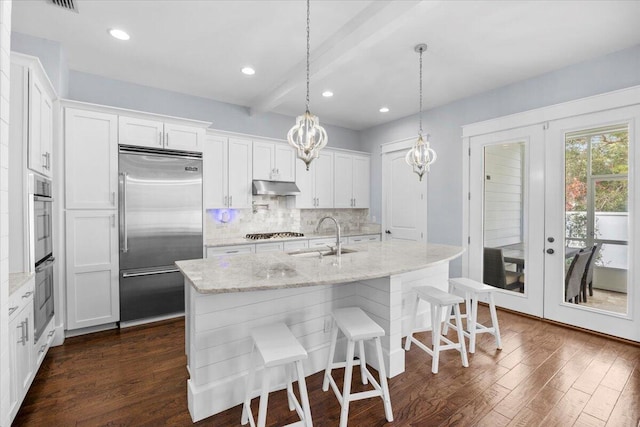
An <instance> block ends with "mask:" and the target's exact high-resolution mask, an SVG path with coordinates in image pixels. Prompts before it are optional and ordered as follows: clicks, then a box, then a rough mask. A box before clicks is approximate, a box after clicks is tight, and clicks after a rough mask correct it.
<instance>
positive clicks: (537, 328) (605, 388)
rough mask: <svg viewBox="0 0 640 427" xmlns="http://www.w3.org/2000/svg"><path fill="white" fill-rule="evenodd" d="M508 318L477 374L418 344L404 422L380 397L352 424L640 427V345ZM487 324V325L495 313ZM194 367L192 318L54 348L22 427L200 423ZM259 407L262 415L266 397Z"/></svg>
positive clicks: (332, 416) (283, 405)
mask: <svg viewBox="0 0 640 427" xmlns="http://www.w3.org/2000/svg"><path fill="white" fill-rule="evenodd" d="M498 315H499V319H500V327H501V329H502V339H503V350H502V351H497V350H496V349H495V342H494V341H493V337H491V336H489V335H487V334H484V335H480V336H479V338H480V339H479V343H478V348H477V351H476V353H475V355H470V367H469V368H463V367H462V366H461V364H460V357H459V354H458V353H457V352H452V351H448V352H445V353H442V355H441V360H440V372H439V373H438V374H437V375H433V374H432V373H431V370H430V366H431V359H430V357H429V356H428V355H427V354H426V353H424V352H422V351H421V350H419V349H418V348H416V346H412V349H411V351H409V352H408V354H407V363H406V372H405V373H404V374H401V375H398V376H396V377H395V378H392V379H391V380H390V381H389V386H390V391H391V399H392V405H393V413H394V416H395V421H394V422H393V423H386V421H385V418H384V409H383V407H382V402H381V401H380V399H377V398H376V399H369V400H364V401H358V402H354V403H353V404H352V405H351V410H350V416H349V426H354V427H355V426H363V427H364V426H366V427H373V426H382V425H385V424H388V425H394V426H441V425H442V426H444V425H446V426H450V425H456V426H492V427H497V426H538V425H544V426H545V427H550V426H556V425H557V426H572V425H574V426H605V425H606V426H615V427H621V426H630V427H637V426H638V425H639V420H640V348H639V347H637V346H633V345H630V344H625V343H621V342H618V341H614V340H610V339H607V338H604V337H600V336H596V335H591V334H588V333H585V332H581V331H575V330H572V329H568V328H564V327H562V326H557V325H554V324H550V323H546V322H542V321H539V320H535V319H530V318H527V317H523V316H519V315H517V314H513V313H509V312H505V311H499V312H498ZM480 318H481V319H480V320H486V319H487V318H488V310H487V309H486V308H485V307H481V315H480ZM425 335H426V334H425ZM425 335H423V338H425ZM185 365H186V357H185V355H184V322H183V320H181V319H180V320H172V321H166V322H161V323H157V324H153V325H148V326H141V327H135V328H130V329H124V330H114V331H107V332H101V333H96V334H91V335H86V336H82V337H76V338H69V339H67V340H66V341H65V344H64V345H63V346H60V347H55V348H52V349H51V350H50V351H49V354H48V355H47V357H46V359H45V361H44V362H43V365H42V367H41V369H40V371H39V372H38V375H37V377H36V378H35V380H34V382H33V385H32V387H31V389H30V391H29V394H28V395H27V397H26V399H25V401H24V403H23V405H22V408H21V409H20V412H19V413H18V416H17V417H16V420H15V422H14V426H162V425H168V426H189V425H192V423H191V418H190V416H189V412H188V410H187V398H186V394H187V392H186V380H187V371H186V368H185ZM356 369H357V368H356ZM353 377H354V388H355V389H356V390H360V389H361V388H362V385H361V384H359V381H358V379H359V375H357V372H354V376H353ZM336 379H337V380H338V383H339V384H340V383H341V381H342V379H341V378H340V376H339V375H337V376H336ZM307 387H308V390H309V397H310V401H311V411H312V415H313V423H314V426H316V427H322V426H337V425H338V420H339V416H340V409H339V406H338V403H337V400H336V398H335V396H334V395H333V393H332V392H331V391H329V392H326V393H324V392H323V391H322V373H317V374H315V375H312V376H310V377H308V378H307ZM253 405H254V406H255V409H254V411H255V413H257V399H254V401H253ZM240 413H241V408H240V406H236V407H234V408H231V409H229V410H228V411H225V412H224V413H221V414H218V415H216V416H214V417H210V418H208V419H206V420H203V421H201V422H199V423H197V425H202V426H216V427H224V426H238V425H240ZM294 414H295V412H293V413H290V412H289V410H288V407H287V401H286V396H285V394H284V392H277V393H272V394H271V395H270V398H269V412H268V420H267V425H270V426H276V425H278V426H279V425H283V424H286V423H289V422H293V421H296V417H295V415H294Z"/></svg>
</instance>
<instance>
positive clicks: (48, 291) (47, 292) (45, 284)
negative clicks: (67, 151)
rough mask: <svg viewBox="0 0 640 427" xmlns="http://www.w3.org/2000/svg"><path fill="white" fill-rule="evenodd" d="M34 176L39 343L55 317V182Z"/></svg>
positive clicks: (36, 313)
mask: <svg viewBox="0 0 640 427" xmlns="http://www.w3.org/2000/svg"><path fill="white" fill-rule="evenodd" d="M32 176H33V182H32V184H33V187H32V188H33V245H34V251H33V254H34V257H33V258H34V261H35V272H36V287H35V295H34V299H33V303H34V309H35V310H34V327H35V334H34V335H35V341H37V340H38V339H39V338H40V335H42V331H43V330H44V328H45V327H46V326H47V324H48V323H49V321H50V320H51V318H52V317H53V310H54V307H53V306H54V303H53V277H54V276H53V267H54V263H55V258H54V256H53V238H52V228H53V221H52V212H53V198H52V197H51V181H50V180H48V179H47V178H44V177H41V176H38V175H35V174H34V175H32Z"/></svg>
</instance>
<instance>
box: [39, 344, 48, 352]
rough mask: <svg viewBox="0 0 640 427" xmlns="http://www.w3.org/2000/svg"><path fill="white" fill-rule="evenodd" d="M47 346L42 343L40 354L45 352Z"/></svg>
mask: <svg viewBox="0 0 640 427" xmlns="http://www.w3.org/2000/svg"><path fill="white" fill-rule="evenodd" d="M46 348H47V346H46V345H41V346H40V351H38V354H41V353H44V350H45V349H46Z"/></svg>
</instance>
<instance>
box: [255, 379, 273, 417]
mask: <svg viewBox="0 0 640 427" xmlns="http://www.w3.org/2000/svg"><path fill="white" fill-rule="evenodd" d="M270 371H271V370H270V369H269V368H267V367H265V368H264V369H263V373H262V393H260V406H259V408H258V427H264V426H265V424H266V423H267V406H268V404H269V380H270V374H271V372H270Z"/></svg>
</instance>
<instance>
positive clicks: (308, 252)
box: [287, 248, 358, 258]
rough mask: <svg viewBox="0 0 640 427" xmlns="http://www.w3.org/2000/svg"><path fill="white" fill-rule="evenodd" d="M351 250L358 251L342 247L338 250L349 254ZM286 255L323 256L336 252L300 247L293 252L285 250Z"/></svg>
mask: <svg viewBox="0 0 640 427" xmlns="http://www.w3.org/2000/svg"><path fill="white" fill-rule="evenodd" d="M353 252H358V251H356V250H353V249H344V248H343V249H342V251H340V254H341V255H344V254H350V253H353ZM287 255H291V256H293V257H297V258H322V257H325V256H336V255H337V253H336V251H335V250H333V249H301V250H299V251H295V252H287Z"/></svg>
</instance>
